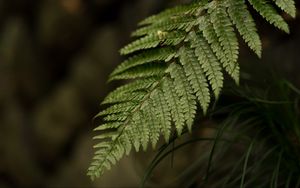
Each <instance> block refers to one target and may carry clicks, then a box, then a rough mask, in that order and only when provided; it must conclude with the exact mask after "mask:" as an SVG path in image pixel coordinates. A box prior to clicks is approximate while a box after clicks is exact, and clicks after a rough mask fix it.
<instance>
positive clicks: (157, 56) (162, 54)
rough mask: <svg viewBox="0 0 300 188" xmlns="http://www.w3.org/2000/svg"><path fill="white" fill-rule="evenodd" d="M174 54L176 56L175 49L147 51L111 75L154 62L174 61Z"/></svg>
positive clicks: (120, 66)
mask: <svg viewBox="0 0 300 188" xmlns="http://www.w3.org/2000/svg"><path fill="white" fill-rule="evenodd" d="M174 54H175V50H174V49H173V48H158V49H151V50H147V51H145V52H142V53H140V54H138V55H135V56H133V57H131V58H129V59H128V60H126V61H124V62H123V63H121V64H120V65H119V66H118V67H117V68H116V69H115V70H114V71H113V72H112V73H111V77H112V76H114V75H117V74H120V73H122V72H124V71H126V70H128V69H130V68H132V67H136V66H138V65H143V64H146V63H150V62H154V61H164V60H170V59H172V57H173V56H174Z"/></svg>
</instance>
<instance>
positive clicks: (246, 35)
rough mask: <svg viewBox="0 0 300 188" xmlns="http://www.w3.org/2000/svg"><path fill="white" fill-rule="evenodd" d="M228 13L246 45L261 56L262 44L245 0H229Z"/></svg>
mask: <svg viewBox="0 0 300 188" xmlns="http://www.w3.org/2000/svg"><path fill="white" fill-rule="evenodd" d="M228 14H229V16H230V18H231V20H232V22H233V23H234V25H235V26H236V28H237V30H238V31H239V33H240V34H241V36H242V37H243V39H244V40H245V42H246V43H247V44H248V46H249V47H250V48H251V49H252V50H253V51H254V52H255V53H256V54H257V55H258V57H261V51H262V44H261V41H260V38H259V36H258V33H257V29H256V26H255V23H254V20H253V18H252V16H251V14H250V12H249V11H248V9H247V6H246V4H245V0H229V1H228Z"/></svg>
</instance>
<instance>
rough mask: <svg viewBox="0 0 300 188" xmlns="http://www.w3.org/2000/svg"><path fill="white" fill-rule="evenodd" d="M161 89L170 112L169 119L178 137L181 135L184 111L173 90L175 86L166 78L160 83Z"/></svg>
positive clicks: (178, 97)
mask: <svg viewBox="0 0 300 188" xmlns="http://www.w3.org/2000/svg"><path fill="white" fill-rule="evenodd" d="M162 88H163V92H164V98H165V100H166V101H167V103H168V106H169V109H170V111H171V117H172V119H173V120H174V122H175V127H176V130H177V133H178V135H181V133H182V130H183V128H184V125H185V122H184V109H183V107H182V106H181V105H180V103H179V101H180V96H179V95H178V94H177V92H176V90H175V85H174V82H173V80H171V79H170V78H166V79H165V80H164V81H163V83H162Z"/></svg>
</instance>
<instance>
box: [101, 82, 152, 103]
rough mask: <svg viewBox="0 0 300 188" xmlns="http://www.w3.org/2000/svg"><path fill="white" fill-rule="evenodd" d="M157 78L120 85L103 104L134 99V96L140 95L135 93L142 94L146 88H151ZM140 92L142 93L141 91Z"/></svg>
mask: <svg viewBox="0 0 300 188" xmlns="http://www.w3.org/2000/svg"><path fill="white" fill-rule="evenodd" d="M156 81H157V79H156V78H153V77H149V78H145V79H139V80H135V81H133V82H130V83H128V84H125V85H123V86H120V87H118V88H117V89H115V90H114V91H112V92H110V93H109V94H108V95H107V96H106V97H105V99H104V100H103V102H102V104H111V103H118V102H124V101H128V100H129V101H130V100H133V98H135V97H138V96H135V95H134V93H137V94H139V95H140V96H141V93H142V92H143V91H144V90H147V89H149V88H150V87H151V86H152V85H153V83H154V82H156ZM139 92H140V93H139Z"/></svg>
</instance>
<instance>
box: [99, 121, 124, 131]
mask: <svg viewBox="0 0 300 188" xmlns="http://www.w3.org/2000/svg"><path fill="white" fill-rule="evenodd" d="M120 126H121V123H120V122H111V123H105V124H102V125H99V126H98V127H96V128H95V129H94V131H104V130H108V129H117V128H119V127H120Z"/></svg>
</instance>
